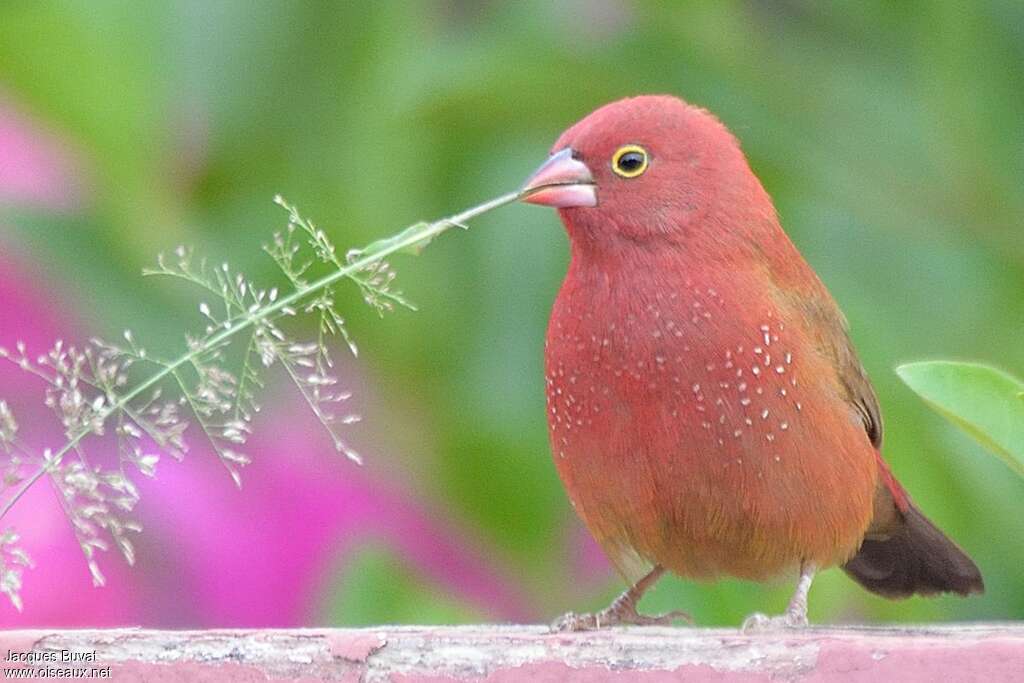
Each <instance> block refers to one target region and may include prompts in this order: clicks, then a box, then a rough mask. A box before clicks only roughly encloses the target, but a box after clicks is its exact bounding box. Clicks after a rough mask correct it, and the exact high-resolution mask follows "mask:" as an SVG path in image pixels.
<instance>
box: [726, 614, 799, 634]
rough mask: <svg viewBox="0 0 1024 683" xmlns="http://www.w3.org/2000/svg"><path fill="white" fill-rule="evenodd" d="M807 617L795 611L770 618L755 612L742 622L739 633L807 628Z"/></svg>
mask: <svg viewBox="0 0 1024 683" xmlns="http://www.w3.org/2000/svg"><path fill="white" fill-rule="evenodd" d="M807 623H808V622H807V615H806V614H801V613H800V612H795V611H788V610H787V611H786V612H784V613H783V614H780V615H778V616H774V617H770V616H768V615H767V614H762V613H761V612H755V613H754V614H751V615H750V616H749V617H747V618H746V619H744V620H743V625H742V626H740V632H741V633H744V634H747V633H766V632H770V631H777V630H781V629H787V628H804V627H805V626H807Z"/></svg>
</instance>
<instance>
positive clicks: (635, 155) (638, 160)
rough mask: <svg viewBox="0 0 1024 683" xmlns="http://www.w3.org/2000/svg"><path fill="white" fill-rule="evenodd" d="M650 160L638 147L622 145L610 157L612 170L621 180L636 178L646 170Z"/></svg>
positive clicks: (644, 150) (645, 151) (643, 150)
mask: <svg viewBox="0 0 1024 683" xmlns="http://www.w3.org/2000/svg"><path fill="white" fill-rule="evenodd" d="M649 163H650V158H649V156H648V154H647V150H646V149H644V148H643V147H641V146H640V145H623V146H622V147H619V148H618V149H617V150H615V154H613V155H612V170H613V171H615V174H616V175H620V176H622V177H623V178H636V177H637V176H638V175H642V174H643V172H644V171H646V170H647V166H648V164H649Z"/></svg>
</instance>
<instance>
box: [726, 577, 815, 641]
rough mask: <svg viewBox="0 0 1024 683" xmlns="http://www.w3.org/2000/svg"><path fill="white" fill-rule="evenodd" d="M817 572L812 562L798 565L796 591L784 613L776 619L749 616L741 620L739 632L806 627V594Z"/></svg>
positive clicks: (762, 615)
mask: <svg viewBox="0 0 1024 683" xmlns="http://www.w3.org/2000/svg"><path fill="white" fill-rule="evenodd" d="M817 571H818V568H817V567H816V566H815V565H814V563H813V562H804V563H803V564H802V565H800V579H799V580H798V581H797V582H796V590H795V591H793V597H792V598H790V599H789V605H788V606H787V607H786V611H785V612H784V613H783V614H781V615H779V616H777V617H769V616H767V615H765V614H761V613H760V612H758V613H756V614H751V615H750V616H749V617H747V618H746V619H744V620H743V626H741V627H740V630H742V631H743V632H744V633H749V632H751V631H766V630H771V629H773V628H799V627H801V626H807V593H808V592H809V591H810V590H811V582H812V581H814V574H815V572H817Z"/></svg>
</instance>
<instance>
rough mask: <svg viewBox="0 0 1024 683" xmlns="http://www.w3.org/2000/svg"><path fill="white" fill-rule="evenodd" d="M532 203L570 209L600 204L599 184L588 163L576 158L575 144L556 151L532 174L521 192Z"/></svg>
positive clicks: (525, 199)
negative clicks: (596, 182)
mask: <svg viewBox="0 0 1024 683" xmlns="http://www.w3.org/2000/svg"><path fill="white" fill-rule="evenodd" d="M519 198H520V199H521V200H522V201H524V202H526V203H528V204H541V205H543V206H553V207H555V208H558V209H567V208H569V207H573V206H597V188H596V187H594V177H593V176H592V175H591V174H590V169H589V168H587V165H586V164H585V163H583V162H582V161H579V160H578V159H574V158H573V151H572V148H571V147H566V148H565V149H563V150H562V151H561V152H558V153H557V154H552V155H551V156H550V157H548V160H547V161H545V162H544V163H543V165H541V167H540V168H538V169H537V171H536V172H535V173H534V174H533V175H532V176H530V177H529V179H528V180H527V181H526V183H525V184H524V185H523V189H522V190H520V192H519Z"/></svg>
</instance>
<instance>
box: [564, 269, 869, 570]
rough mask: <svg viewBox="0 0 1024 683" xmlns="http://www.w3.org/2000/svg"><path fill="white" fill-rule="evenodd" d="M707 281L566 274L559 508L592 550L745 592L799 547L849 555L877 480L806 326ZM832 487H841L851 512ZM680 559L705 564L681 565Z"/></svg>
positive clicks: (747, 293)
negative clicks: (741, 579) (637, 555)
mask: <svg viewBox="0 0 1024 683" xmlns="http://www.w3.org/2000/svg"><path fill="white" fill-rule="evenodd" d="M714 275H715V274H707V275H706V276H705V277H703V278H696V277H692V276H685V275H683V274H681V273H680V274H675V273H669V274H665V273H661V274H660V275H659V276H658V277H657V278H650V277H644V276H643V275H639V276H635V277H630V278H628V279H627V280H624V281H623V280H619V281H616V280H615V279H614V278H610V277H605V278H601V277H591V278H586V277H581V278H579V279H578V280H573V279H572V277H573V273H572V272H570V278H568V279H567V281H566V282H565V283H564V285H563V288H562V290H561V292H560V294H559V297H558V299H557V301H556V303H555V306H554V309H553V311H552V317H551V321H550V325H549V329H548V335H547V345H546V353H545V357H546V358H545V360H546V384H547V410H548V423H549V432H550V437H551V444H552V450H553V454H554V458H555V463H556V466H557V467H558V470H559V474H560V476H561V477H562V479H563V481H564V483H565V485H566V488H567V490H568V492H569V495H570V498H571V499H572V500H573V503H574V505H575V506H576V508H577V511H578V512H579V513H580V515H581V516H582V517H583V519H584V521H585V522H586V523H587V524H588V526H589V527H590V528H591V530H592V531H593V532H594V533H595V535H596V536H597V537H598V540H600V541H602V542H604V540H605V539H615V540H616V543H619V544H622V543H628V545H629V546H630V547H633V548H638V549H640V550H641V554H645V553H646V554H647V555H652V554H653V555H662V556H665V555H666V554H670V555H671V557H670V558H664V557H663V558H658V557H656V558H655V559H659V561H661V562H662V563H663V564H664V563H670V562H675V564H676V565H677V571H681V572H683V573H690V574H698V575H700V574H716V573H719V572H721V571H726V572H727V573H732V574H738V575H750V576H754V575H756V574H758V573H759V572H760V571H761V569H762V568H764V567H767V566H769V565H778V564H779V563H780V562H782V561H783V560H785V561H787V562H791V561H797V559H799V558H794V557H788V556H790V555H793V554H794V553H797V554H799V552H798V550H797V548H796V546H798V545H800V544H804V545H807V546H814V547H813V549H812V548H808V549H806V552H812V551H813V552H814V553H816V554H817V555H819V556H821V555H830V554H831V555H830V557H831V556H838V555H841V554H843V553H847V552H849V551H850V550H851V547H852V546H855V545H856V543H857V542H859V536H858V537H857V538H853V537H854V536H857V534H862V533H863V528H865V527H866V525H867V515H868V514H869V509H870V496H871V491H872V490H873V482H874V476H875V475H874V472H873V470H872V469H871V467H873V466H869V464H865V463H868V462H869V461H868V459H867V456H869V455H870V451H867V450H865V449H864V448H863V446H864V444H865V443H866V440H865V438H864V435H863V430H861V431H860V433H859V434H858V433H857V426H856V425H855V423H854V420H853V415H852V413H851V412H850V411H849V410H848V409H847V408H846V407H845V406H841V405H839V402H838V400H837V399H836V396H835V392H834V391H833V389H832V388H831V387H830V386H829V385H828V383H827V382H824V381H822V377H823V376H824V368H822V367H821V365H822V362H823V359H822V358H821V356H820V355H819V354H817V353H816V352H815V351H814V349H813V348H812V347H811V346H810V344H809V343H808V342H807V341H806V340H807V339H808V335H807V334H806V333H805V331H804V330H802V329H801V324H800V323H801V321H800V320H799V319H796V320H792V319H788V318H787V316H786V315H785V314H784V311H781V310H779V308H778V307H777V306H775V305H774V304H773V302H772V301H771V300H770V298H769V297H767V296H765V295H763V293H762V292H760V291H759V290H758V289H757V288H756V287H750V286H749V283H745V282H744V278H743V276H742V274H735V273H730V274H726V277H723V276H721V275H719V276H717V277H716V276H714ZM869 480H870V481H869ZM828 486H839V487H844V486H845V487H849V486H852V487H853V493H852V496H850V501H848V502H847V503H843V502H841V501H838V500H835V499H836V498H837V496H836V495H835V493H834V492H832V493H828V492H826V493H822V491H821V489H822V487H828ZM816 507H817V508H818V509H817V510H815V509H814V508H816ZM815 519H816V521H815ZM801 525H803V526H805V527H807V528H808V529H811V531H810V532H807V533H802V532H800V530H799V529H800V527H801ZM856 527H859V529H858V528H856ZM801 535H802V536H803V537H806V538H797V537H798V536H801ZM811 537H813V538H811ZM684 543H685V544H688V545H689V546H690V550H691V551H692V550H693V549H695V548H700V549H701V552H699V553H695V552H687V553H686V554H685V555H686V557H685V559H684V558H683V557H682V556H680V555H679V553H681V552H683V551H682V550H681V546H682V545H683V544H684ZM775 546H778V548H776V547H775ZM773 548H775V549H774V550H773ZM670 550H671V552H670ZM733 554H735V555H737V556H736V557H733V556H732V555H733ZM766 555H770V556H772V558H773V559H772V560H771V561H770V562H766V561H765V560H764V557H765V556H766ZM784 555H785V556H787V557H785V558H783V556H784ZM757 558H760V559H757ZM780 558H781V559H780ZM833 559H834V558H833ZM770 568H771V569H774V570H777V569H779V566H775V567H770Z"/></svg>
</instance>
